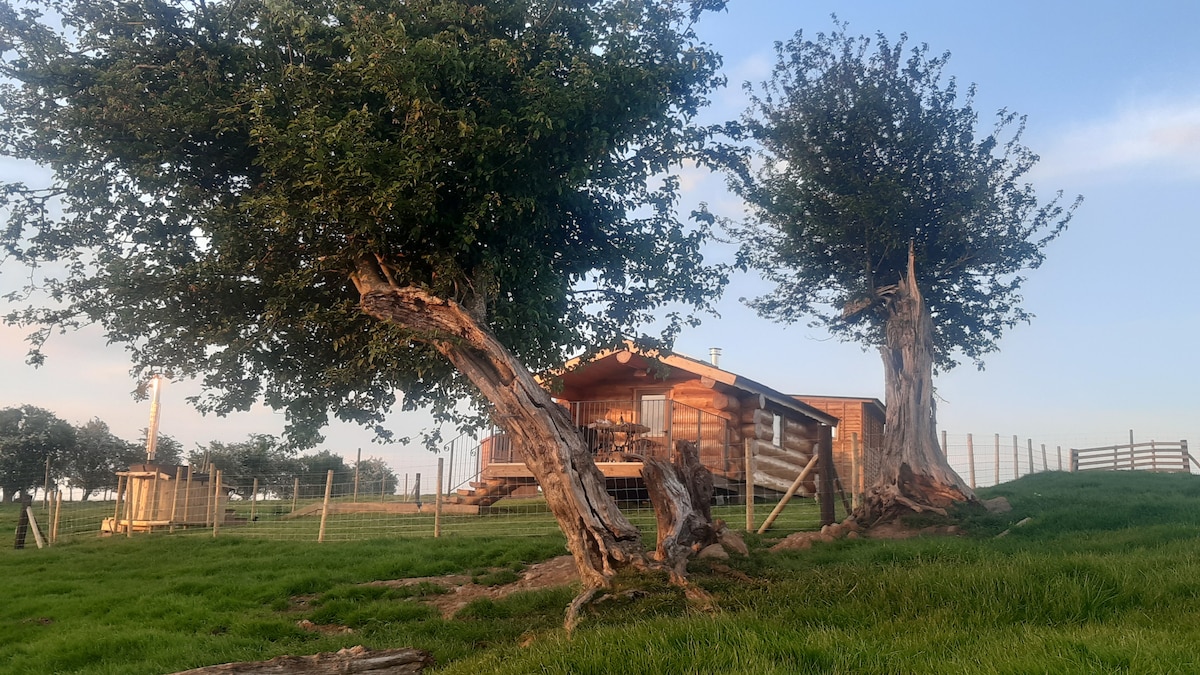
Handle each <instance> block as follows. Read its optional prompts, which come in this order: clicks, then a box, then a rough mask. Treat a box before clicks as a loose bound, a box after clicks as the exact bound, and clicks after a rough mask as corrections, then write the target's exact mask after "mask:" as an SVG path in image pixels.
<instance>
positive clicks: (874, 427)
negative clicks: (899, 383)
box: [795, 396, 884, 489]
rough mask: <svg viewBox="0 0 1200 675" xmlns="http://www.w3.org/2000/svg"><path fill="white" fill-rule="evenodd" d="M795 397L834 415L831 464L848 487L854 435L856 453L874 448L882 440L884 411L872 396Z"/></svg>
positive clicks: (851, 472)
mask: <svg viewBox="0 0 1200 675" xmlns="http://www.w3.org/2000/svg"><path fill="white" fill-rule="evenodd" d="M795 398H796V399H797V400H799V401H801V402H803V403H807V404H808V405H810V406H812V407H814V408H816V409H818V410H821V411H823V412H826V413H829V414H830V415H833V416H834V417H837V418H838V419H839V420H840V422H839V423H838V426H837V435H836V436H835V437H834V439H833V463H834V466H835V467H836V468H837V472H838V476H839V477H841V479H842V483H843V485H845V486H846V488H847V489H849V488H850V486H851V481H852V480H853V478H854V460H853V458H852V456H853V453H854V435H855V434H857V435H858V444H859V456H860V457H862V455H863V452H864V451H865V450H866V449H869V448H871V449H873V448H877V447H878V446H879V444H880V443H881V442H882V441H883V423H884V410H883V406H882V404H881V403H880V402H879V401H878V400H877V399H873V398H848V397H836V396H797V397H795Z"/></svg>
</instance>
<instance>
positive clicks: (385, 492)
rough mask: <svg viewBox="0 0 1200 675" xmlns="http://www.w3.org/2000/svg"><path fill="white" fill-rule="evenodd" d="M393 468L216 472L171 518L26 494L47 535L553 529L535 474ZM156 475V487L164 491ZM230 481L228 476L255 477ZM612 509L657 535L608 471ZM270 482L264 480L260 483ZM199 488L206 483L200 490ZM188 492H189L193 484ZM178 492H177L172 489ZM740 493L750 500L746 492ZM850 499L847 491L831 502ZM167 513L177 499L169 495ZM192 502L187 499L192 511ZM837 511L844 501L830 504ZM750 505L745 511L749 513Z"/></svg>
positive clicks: (323, 537) (749, 521)
mask: <svg viewBox="0 0 1200 675" xmlns="http://www.w3.org/2000/svg"><path fill="white" fill-rule="evenodd" d="M407 468H408V469H409V470H408V471H403V472H398V475H397V480H396V481H395V484H394V485H392V484H390V483H391V481H388V483H389V484H387V485H385V484H384V483H383V482H380V481H375V482H374V483H365V482H362V481H359V482H357V483H356V482H355V481H352V480H346V481H332V480H330V479H329V478H330V477H329V475H328V474H326V475H316V474H313V475H300V476H224V475H219V474H218V476H219V478H218V480H219V481H220V483H219V486H217V485H214V486H213V489H212V491H211V492H210V493H209V494H210V496H208V497H205V498H204V500H205V503H201V504H199V505H198V508H199V509H200V513H203V514H207V515H206V516H203V517H201V518H196V517H193V518H191V519H189V520H186V521H184V520H182V519H179V518H176V519H175V520H172V519H171V517H170V516H169V514H168V513H167V511H169V509H170V504H171V499H170V497H169V496H168V497H165V498H164V499H162V500H159V503H158V506H157V508H158V509H159V510H160V511H162V512H155V507H153V506H150V507H148V506H146V505H145V504H144V503H139V502H144V501H145V500H146V499H153V498H154V495H155V494H156V493H155V491H154V489H152V488H147V489H145V490H138V489H136V488H133V487H129V488H127V489H126V490H125V491H124V492H122V493H121V494H120V495H118V497H119V498H113V499H106V500H105V499H101V500H89V501H86V502H85V501H67V500H51V501H50V503H49V504H48V505H47V504H43V503H40V502H39V503H37V504H35V506H34V508H33V511H34V514H35V518H36V520H37V522H38V524H39V525H40V526H41V528H42V529H43V530H44V531H45V532H46V533H47V534H46V538H47V540H49V541H63V540H68V539H71V538H76V537H97V536H121V537H130V536H132V537H138V536H144V535H145V534H147V533H174V534H182V533H193V534H195V533H202V534H206V535H210V536H219V537H226V536H250V537H262V538H267V539H276V540H301V541H313V542H333V541H346V540H359V539H370V538H380V537H448V536H449V537H453V536H477V535H480V536H482V535H486V536H513V537H520V536H532V535H545V534H553V533H557V532H559V527H558V524H557V522H556V521H555V519H554V516H553V514H552V513H551V512H550V509H549V506H548V505H547V503H546V499H545V497H544V495H542V493H541V492H540V490H539V489H538V488H537V485H536V484H525V485H523V486H522V487H523V489H522V490H518V491H514V492H513V493H512V494H509V495H507V496H505V497H504V498H502V499H499V500H498V501H496V502H495V503H492V504H489V505H486V506H480V505H473V504H460V503H455V498H454V496H453V495H452V494H451V493H450V490H449V485H450V482H449V481H448V480H447V479H446V473H447V471H446V469H447V467H446V463H445V462H443V480H442V491H441V493H440V494H439V492H438V490H437V487H438V480H437V474H438V467H437V465H436V464H430V465H425V466H409V467H407ZM170 482H171V481H169V480H166V479H160V487H159V490H158V494H160V495H162V494H166V495H171V494H172V493H173V492H174V490H172V489H169V488H167V487H164V485H165V484H167V483H170ZM255 484H257V486H258V488H257V489H256V490H255V489H241V490H238V489H234V488H232V486H234V485H255ZM606 485H607V488H608V492H609V494H610V495H612V497H613V498H614V500H615V501H616V503H617V505H618V507H619V508H620V509H621V512H622V513H623V514H624V515H625V517H626V518H628V519H629V521H630V522H632V523H633V524H634V525H636V526H637V527H638V528H639V529H640V530H641V531H642V533H643V537H644V538H645V540H646V541H647V542H653V541H654V539H655V537H656V524H655V516H654V509H653V505H652V504H651V503H650V500H649V496H648V495H647V493H646V489H645V485H644V484H643V483H642V481H641V480H640V479H638V478H615V479H609V480H608V481H607V483H606ZM265 486H271V487H265ZM206 492H207V490H206ZM193 494H195V493H193ZM780 496H781V493H780V492H778V491H775V490H770V489H766V488H762V487H758V488H755V491H754V498H753V499H752V500H747V499H746V495H745V491H744V486H743V487H742V488H741V489H738V488H737V487H736V486H725V487H724V488H722V489H719V490H717V491H716V493H715V494H714V497H713V501H712V504H711V508H712V513H713V517H714V518H719V519H721V520H723V521H725V522H726V523H728V525H729V526H730V527H732V528H736V529H742V528H743V527H749V528H750V529H757V528H758V527H759V526H760V525H761V524H762V522H763V520H764V518H765V517H766V515H767V514H768V513H770V512H771V511H772V509H773V508H774V507H775V506H776V505H777V504H778V503H779V500H780ZM179 499H180V500H182V497H180V498H179ZM818 499H819V495H816V494H812V493H802V494H798V495H797V496H796V497H795V498H794V499H792V500H791V501H790V502H789V503H788V504H787V505H786V506H785V507H783V508H782V509H781V510H780V513H779V514H778V516H777V518H776V519H775V520H774V522H773V524H772V526H771V530H770V531H771V533H772V534H777V535H779V536H782V535H786V534H790V533H792V532H797V531H804V530H812V529H817V528H819V527H820V526H821V522H820V520H821V519H820V509H819V506H818ZM748 501H749V505H748V504H747V502H748ZM842 502H844V503H845V504H849V501H848V498H847V499H846V500H842V501H841V502H839V504H841V503H842ZM175 508H176V513H177V514H178V513H179V512H180V508H181V506H180V505H179V504H176V505H175ZM196 508H197V505H195V504H193V505H192V508H191V512H192V513H196ZM838 508H839V512H838V513H839V515H838V517H839V519H841V518H844V517H845V516H846V515H848V510H847V509H846V508H843V507H842V506H840V505H839V507H838ZM748 514H749V516H748Z"/></svg>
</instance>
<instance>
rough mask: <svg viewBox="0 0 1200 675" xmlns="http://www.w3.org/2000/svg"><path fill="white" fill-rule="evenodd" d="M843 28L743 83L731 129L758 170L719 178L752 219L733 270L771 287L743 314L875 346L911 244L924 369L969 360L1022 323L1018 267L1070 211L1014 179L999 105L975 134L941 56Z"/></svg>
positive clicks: (1020, 159)
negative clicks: (922, 311) (928, 323)
mask: <svg viewBox="0 0 1200 675" xmlns="http://www.w3.org/2000/svg"><path fill="white" fill-rule="evenodd" d="M846 28H847V27H846V26H845V25H838V26H837V27H836V28H835V30H833V31H831V32H828V33H818V34H817V35H816V38H815V39H807V38H805V37H804V35H803V34H802V33H797V34H796V36H795V37H794V38H793V39H791V40H789V41H787V42H786V43H780V44H777V45H776V50H777V56H778V61H777V64H776V66H775V69H774V71H773V73H772V77H771V79H770V80H768V81H767V82H764V83H762V84H761V85H758V86H754V85H751V84H749V83H748V84H747V85H746V89H747V90H748V91H749V92H750V93H751V95H752V106H751V109H750V110H749V111H748V112H747V115H746V117H745V120H744V129H745V130H746V132H747V133H748V134H749V135H750V136H751V137H752V138H753V139H754V140H755V141H757V142H758V143H759V144H760V145H761V148H762V153H763V154H762V156H763V159H764V165H763V167H762V169H761V171H759V172H758V173H757V175H751V174H750V173H749V172H747V173H744V174H742V176H741V178H740V179H739V180H735V181H734V183H735V187H736V188H737V189H738V191H739V192H740V193H741V194H742V195H743V196H744V197H745V198H746V199H747V201H748V203H749V204H750V207H751V210H752V223H751V224H750V225H749V226H748V227H746V228H744V229H742V230H739V232H738V234H740V235H741V240H742V242H743V244H744V245H743V248H742V250H741V256H740V260H741V262H742V264H744V265H748V266H751V267H753V268H755V269H757V270H759V271H761V272H762V274H763V276H764V277H765V278H766V279H768V280H769V281H771V282H772V283H773V284H774V289H773V291H772V292H771V293H770V294H766V295H763V296H761V297H758V298H755V299H753V300H752V301H751V304H752V306H753V307H754V308H755V309H757V310H758V311H759V313H760V314H762V315H764V316H767V317H770V318H774V319H777V320H780V321H784V322H794V321H798V320H801V319H803V318H806V317H816V318H817V320H818V321H819V322H820V323H821V324H822V325H824V326H825V327H826V328H828V329H829V330H830V331H831V332H832V333H833V334H834V335H837V336H839V337H842V338H844V339H850V340H854V341H858V342H861V343H863V344H865V345H871V346H880V345H882V344H883V342H884V326H885V324H886V323H887V321H888V317H889V314H888V311H887V309H886V307H885V305H884V303H883V302H882V301H883V299H884V298H885V297H886V295H887V294H888V293H889V292H891V291H893V290H894V289H895V288H896V284H898V283H899V282H900V280H901V279H903V278H904V277H905V274H906V270H907V269H908V264H909V251H910V246H911V248H912V251H913V254H914V269H915V272H916V283H917V284H918V285H919V286H920V287H921V293H922V295H923V296H924V301H925V303H926V304H927V306H928V309H929V312H930V315H931V317H932V320H933V349H934V356H935V361H936V363H937V364H938V365H939V366H940V367H942V368H948V367H952V366H953V365H954V364H955V363H956V362H957V360H958V359H960V358H962V357H964V356H965V357H966V358H968V359H970V360H972V361H974V362H975V363H977V364H979V363H981V359H982V357H983V356H984V355H985V354H987V353H989V352H991V351H993V350H995V349H996V344H997V340H998V338H999V337H1000V335H1001V334H1002V333H1003V331H1004V329H1006V328H1010V327H1012V326H1013V325H1015V324H1017V323H1020V322H1024V321H1027V320H1028V319H1029V318H1030V315H1029V313H1028V312H1027V311H1026V310H1024V309H1023V308H1022V307H1021V306H1020V304H1019V303H1020V300H1021V295H1020V290H1021V287H1022V284H1023V282H1024V281H1025V278H1024V276H1022V272H1023V271H1025V270H1028V269H1033V268H1036V267H1038V266H1039V265H1040V264H1041V263H1042V261H1043V258H1044V254H1045V248H1046V245H1047V244H1048V243H1049V242H1050V241H1051V240H1053V239H1055V238H1056V237H1057V236H1058V235H1059V234H1060V233H1061V232H1062V231H1063V229H1064V228H1065V227H1066V225H1067V222H1068V221H1069V220H1070V217H1071V214H1072V212H1073V210H1074V205H1064V204H1063V203H1062V202H1061V193H1060V194H1059V195H1058V196H1057V197H1054V198H1051V199H1050V200H1049V201H1046V202H1042V201H1040V200H1039V197H1038V194H1037V192H1036V190H1035V189H1034V187H1033V186H1032V185H1031V184H1029V183H1027V182H1024V181H1025V176H1026V174H1027V173H1028V172H1029V170H1030V169H1031V168H1032V167H1033V166H1034V164H1035V163H1036V162H1037V161H1038V157H1037V155H1036V154H1034V153H1033V152H1032V151H1031V150H1030V149H1029V148H1027V147H1025V146H1024V145H1023V144H1022V132H1023V131H1024V127H1025V118H1024V117H1021V116H1019V115H1017V114H1016V113H1013V112H1011V111H1008V110H1001V111H999V113H998V114H997V116H996V121H995V125H994V127H993V128H992V129H991V130H990V131H988V132H986V133H983V132H980V131H978V130H977V127H978V123H979V116H978V113H977V112H976V111H975V110H974V107H973V103H974V95H975V86H974V85H971V86H970V87H967V88H966V89H965V90H964V91H960V89H959V87H958V84H957V82H956V80H955V78H953V77H945V76H944V72H943V71H944V69H945V66H946V64H947V62H948V60H949V58H950V55H949V53H943V54H941V55H936V54H932V53H931V52H930V49H929V47H928V46H927V45H924V44H922V45H918V46H916V47H913V48H911V49H909V48H908V47H907V38H906V37H904V36H902V37H901V38H900V39H899V40H898V41H896V42H895V43H893V42H891V41H890V40H889V39H888V38H887V37H885V36H884V35H882V34H880V35H877V36H876V37H875V39H874V40H872V39H870V38H867V37H855V36H851V35H849V34H848V33H847V32H846ZM1075 203H1076V204H1077V203H1078V201H1076V202H1075Z"/></svg>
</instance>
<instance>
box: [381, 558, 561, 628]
mask: <svg viewBox="0 0 1200 675" xmlns="http://www.w3.org/2000/svg"><path fill="white" fill-rule="evenodd" d="M578 581H579V571H578V570H577V569H576V568H575V559H574V558H572V557H571V556H569V555H563V556H559V557H557V558H551V559H550V560H547V561H545V562H540V563H537V564H534V565H530V566H529V568H528V569H526V570H525V571H524V572H523V573H522V574H521V578H520V579H518V580H517V581H514V582H512V583H510V584H504V585H502V586H481V585H479V584H477V583H475V582H474V581H473V577H470V576H467V575H465V574H448V575H446V576H441V577H417V578H413V579H392V580H388V581H373V582H371V584H372V585H377V586H388V587H390V588H407V587H409V586H417V585H420V584H433V585H436V586H440V587H441V588H443V589H445V591H446V592H445V593H441V594H436V595H425V596H422V597H420V598H418V600H419V601H420V602H423V603H425V604H428V605H432V606H434V607H436V608H437V609H438V611H439V612H441V613H442V616H443V617H445V618H447V619H448V618H450V617H452V616H454V615H455V614H457V613H458V611H459V610H461V609H462V608H463V607H466V606H467V605H469V604H471V602H473V601H475V600H478V599H480V598H491V599H493V600H498V599H500V598H504V597H507V596H509V595H512V594H513V593H519V592H522V591H533V590H540V589H543V588H557V587H559V586H570V585H571V584H574V583H577V582H578Z"/></svg>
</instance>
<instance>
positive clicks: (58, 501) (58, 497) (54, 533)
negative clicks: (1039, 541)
mask: <svg viewBox="0 0 1200 675" xmlns="http://www.w3.org/2000/svg"><path fill="white" fill-rule="evenodd" d="M1183 463H1184V465H1185V466H1186V465H1187V460H1186V459H1185V460H1183ZM54 496H55V499H54V501H55V506H54V524H52V525H51V526H50V543H51V544H57V543H58V521H59V519H61V518H62V490H57V491H55V493H54Z"/></svg>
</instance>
